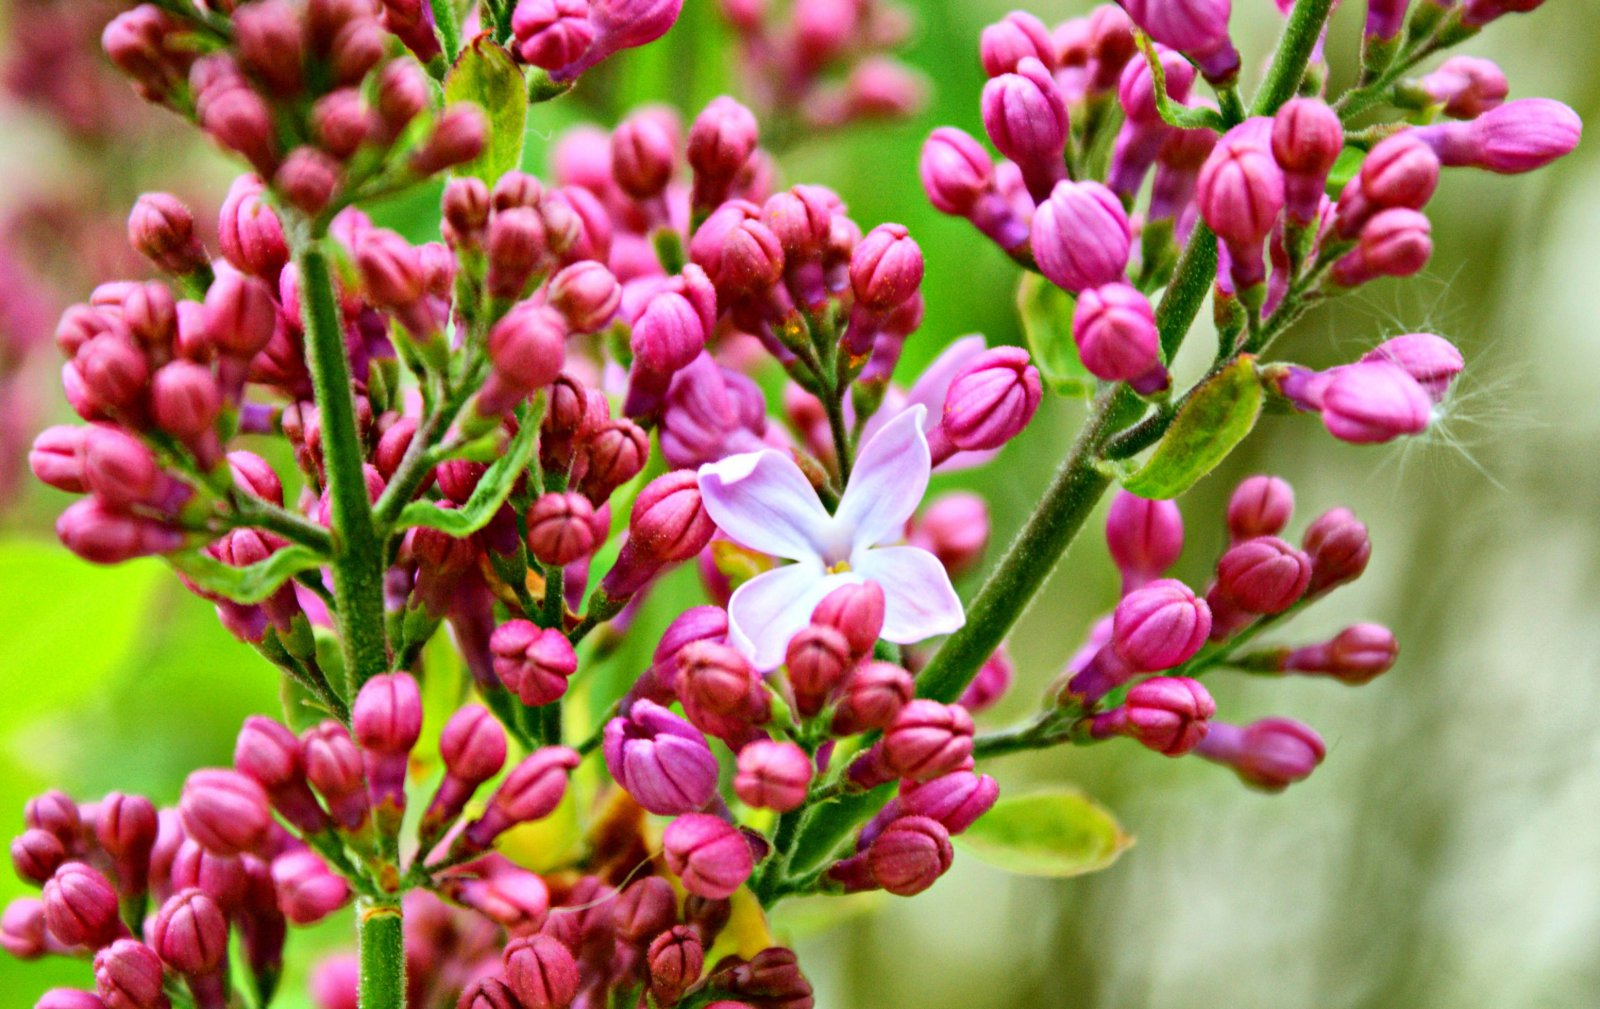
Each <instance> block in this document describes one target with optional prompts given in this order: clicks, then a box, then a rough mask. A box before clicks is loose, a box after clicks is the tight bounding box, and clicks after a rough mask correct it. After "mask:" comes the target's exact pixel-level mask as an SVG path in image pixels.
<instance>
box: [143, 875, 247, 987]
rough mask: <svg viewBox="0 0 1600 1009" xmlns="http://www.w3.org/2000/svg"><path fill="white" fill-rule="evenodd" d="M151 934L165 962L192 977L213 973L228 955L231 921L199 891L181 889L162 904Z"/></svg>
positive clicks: (154, 944)
mask: <svg viewBox="0 0 1600 1009" xmlns="http://www.w3.org/2000/svg"><path fill="white" fill-rule="evenodd" d="M149 935H150V945H151V947H152V948H153V949H154V950H155V951H156V953H157V954H158V955H159V956H160V957H161V959H162V961H163V962H164V963H166V965H167V966H169V967H171V968H172V969H173V970H175V971H177V972H178V973H180V974H184V975H187V976H189V977H191V978H196V977H205V976H207V975H209V974H211V973H212V972H213V971H215V970H217V969H218V967H220V966H221V965H222V963H223V961H224V960H226V959H227V956H228V919H227V917H226V916H225V915H224V914H223V913H222V909H221V908H220V907H218V906H217V902H216V901H214V900H212V899H211V898H210V897H208V896H206V894H205V893H204V892H202V891H200V890H197V889H193V888H191V889H188V890H181V891H179V892H178V893H176V894H174V895H173V896H172V897H171V898H170V899H169V900H168V901H167V902H166V903H165V904H163V905H161V910H160V912H159V913H157V915H156V916H155V920H154V921H153V922H152V923H151V925H150V930H149Z"/></svg>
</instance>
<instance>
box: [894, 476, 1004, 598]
mask: <svg viewBox="0 0 1600 1009" xmlns="http://www.w3.org/2000/svg"><path fill="white" fill-rule="evenodd" d="M906 538H907V541H908V542H909V543H910V544H911V545H912V546H915V547H920V548H922V549H923V550H926V551H928V552H929V553H931V554H933V555H934V556H935V557H937V558H938V559H939V563H940V564H942V565H944V569H945V570H946V571H947V572H949V574H950V577H952V578H955V577H959V576H960V575H962V574H965V573H966V572H968V571H970V570H972V569H973V568H974V567H976V566H977V564H978V562H979V561H980V560H982V559H983V552H984V550H985V549H986V548H987V547H988V545H989V505H988V503H987V502H985V501H984V500H983V498H982V497H979V496H978V495H976V494H969V493H966V492H964V491H953V492H951V493H948V494H942V495H940V496H939V497H937V498H935V499H934V500H933V501H932V502H931V503H929V505H928V506H927V508H925V509H923V511H922V513H921V514H920V515H918V516H916V518H915V519H914V520H913V524H912V526H911V528H910V529H909V530H908V534H907V537H906Z"/></svg>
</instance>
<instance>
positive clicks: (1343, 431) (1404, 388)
mask: <svg viewBox="0 0 1600 1009" xmlns="http://www.w3.org/2000/svg"><path fill="white" fill-rule="evenodd" d="M1399 212H1404V213H1409V212H1410V211H1386V213H1399ZM1380 216H1381V215H1380ZM1432 419H1433V401H1432V400H1431V399H1430V398H1429V397H1428V393H1427V391H1426V390H1424V389H1423V388H1422V386H1421V385H1419V384H1418V383H1417V380H1416V379H1414V378H1412V377H1411V376H1410V375H1409V374H1407V373H1406V371H1405V370H1404V369H1403V368H1401V367H1399V366H1398V365H1393V364H1389V363H1388V362H1386V361H1368V362H1364V363H1361V364H1352V365H1347V366H1345V367H1343V368H1339V369H1338V370H1337V371H1336V372H1335V373H1334V375H1333V378H1332V381H1330V382H1329V383H1328V387H1327V389H1326V390H1325V391H1324V392H1323V395H1322V422H1323V424H1324V425H1325V426H1326V427H1327V428H1328V432H1329V433H1330V434H1332V435H1333V436H1334V437H1335V438H1338V439H1339V440H1340V441H1347V442H1350V443H1352V444H1355V445H1372V444H1378V443H1382V442H1386V441H1393V440H1394V439H1395V438H1399V437H1401V436H1402V435H1408V434H1421V433H1422V432H1423V431H1426V430H1427V429H1428V424H1429V423H1430V422H1431V421H1432Z"/></svg>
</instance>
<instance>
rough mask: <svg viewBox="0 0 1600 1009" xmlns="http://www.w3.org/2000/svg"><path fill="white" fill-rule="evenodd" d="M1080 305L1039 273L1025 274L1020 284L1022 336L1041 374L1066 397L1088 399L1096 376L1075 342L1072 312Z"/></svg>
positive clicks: (1018, 307)
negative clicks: (1086, 363)
mask: <svg viewBox="0 0 1600 1009" xmlns="http://www.w3.org/2000/svg"><path fill="white" fill-rule="evenodd" d="M1076 310H1077V302H1075V301H1074V300H1073V297H1072V295H1070V294H1068V293H1067V292H1066V291H1063V290H1062V289H1061V288H1059V287H1057V286H1056V285H1054V284H1052V283H1050V281H1048V280H1046V279H1044V277H1042V276H1040V275H1039V274H1037V273H1025V274H1023V275H1022V283H1020V284H1019V285H1017V314H1018V315H1020V316H1021V318H1022V335H1023V336H1024V337H1025V338H1026V339H1027V343H1028V353H1029V354H1030V355H1032V357H1033V363H1034V364H1035V365H1036V366H1037V367H1038V369H1039V374H1040V375H1043V376H1044V379H1045V381H1047V382H1049V383H1050V388H1052V389H1054V390H1055V391H1056V392H1059V393H1061V394H1062V395H1064V396H1088V395H1091V394H1093V392H1094V388H1095V379H1094V376H1093V375H1091V374H1089V370H1088V369H1087V368H1085V367H1084V366H1083V361H1081V360H1080V359H1079V358H1078V345H1077V343H1076V342H1075V341H1074V340H1073V339H1072V313H1073V312H1074V311H1076Z"/></svg>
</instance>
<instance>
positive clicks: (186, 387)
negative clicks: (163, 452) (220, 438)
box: [150, 360, 222, 440]
mask: <svg viewBox="0 0 1600 1009" xmlns="http://www.w3.org/2000/svg"><path fill="white" fill-rule="evenodd" d="M150 412H151V414H152V416H153V417H154V419H155V422H156V425H157V426H158V427H160V428H161V429H162V430H163V431H165V432H167V433H168V434H171V435H174V436H176V437H178V438H181V439H185V440H188V439H194V438H198V437H199V436H201V435H202V434H205V433H206V432H208V431H210V430H211V428H212V425H214V424H216V422H217V418H218V417H219V416H221V414H222V389H221V387H220V386H219V385H218V384H217V379H216V377H215V376H214V375H212V373H211V369H210V368H207V367H206V366H205V365H202V364H196V363H195V362H193V361H183V360H177V361H169V362H168V363H166V364H164V365H162V366H161V368H160V369H158V370H157V371H156V373H155V375H154V376H152V378H151V380H150Z"/></svg>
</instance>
